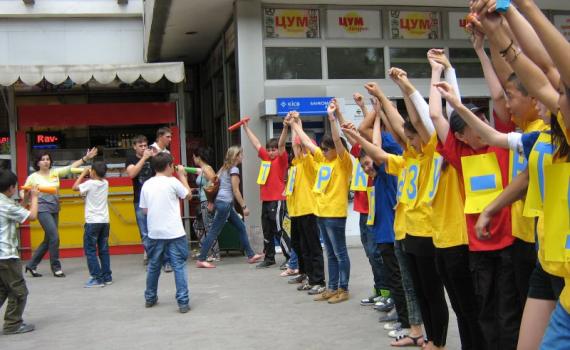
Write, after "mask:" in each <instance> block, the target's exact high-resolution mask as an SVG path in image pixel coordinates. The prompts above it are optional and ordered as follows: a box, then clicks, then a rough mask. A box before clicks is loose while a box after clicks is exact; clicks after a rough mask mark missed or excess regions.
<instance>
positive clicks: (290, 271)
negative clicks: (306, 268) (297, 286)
mask: <svg viewBox="0 0 570 350" xmlns="http://www.w3.org/2000/svg"><path fill="white" fill-rule="evenodd" d="M298 274H299V270H293V269H287V270H285V271H283V272H281V274H280V275H279V276H281V277H288V276H295V275H298Z"/></svg>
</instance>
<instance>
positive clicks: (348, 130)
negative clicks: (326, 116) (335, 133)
mask: <svg viewBox="0 0 570 350" xmlns="http://www.w3.org/2000/svg"><path fill="white" fill-rule="evenodd" d="M347 124H348V123H346V124H343V125H342V126H341V127H340V129H341V130H342V132H343V133H344V134H345V135H348V136H352V137H355V136H358V131H356V128H355V127H354V125H352V127H351V126H350V125H347Z"/></svg>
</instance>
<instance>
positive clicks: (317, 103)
mask: <svg viewBox="0 0 570 350" xmlns="http://www.w3.org/2000/svg"><path fill="white" fill-rule="evenodd" d="M331 100H332V97H278V98H277V115H278V116H286V115H287V113H289V112H291V111H297V112H299V114H301V116H303V115H326V114H327V107H328V105H329V103H330V102H331Z"/></svg>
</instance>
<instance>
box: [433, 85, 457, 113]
mask: <svg viewBox="0 0 570 350" xmlns="http://www.w3.org/2000/svg"><path fill="white" fill-rule="evenodd" d="M433 86H435V87H436V88H437V90H438V91H439V93H440V94H441V96H443V98H445V100H446V101H447V102H449V104H450V105H451V106H452V107H453V108H454V109H457V107H459V105H461V100H459V98H458V97H457V94H456V93H455V91H454V90H453V87H452V86H451V85H449V84H448V83H447V82H445V81H441V82H439V83H435V84H433Z"/></svg>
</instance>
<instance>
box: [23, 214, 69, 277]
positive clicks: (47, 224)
mask: <svg viewBox="0 0 570 350" xmlns="http://www.w3.org/2000/svg"><path fill="white" fill-rule="evenodd" d="M38 221H39V222H40V225H41V226H42V228H43V229H44V240H43V242H42V243H41V244H40V245H39V246H38V248H37V249H36V251H35V252H34V256H33V257H32V260H31V261H30V262H28V267H29V268H31V269H32V270H35V269H36V268H37V267H38V265H39V263H40V261H42V258H43V257H44V255H46V253H47V252H48V251H49V262H50V265H51V270H52V271H53V272H56V271H60V270H61V263H60V262H59V232H58V230H57V224H58V222H59V213H49V212H41V213H38Z"/></svg>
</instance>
